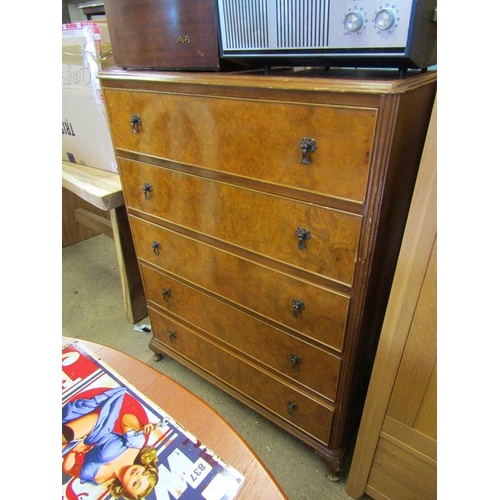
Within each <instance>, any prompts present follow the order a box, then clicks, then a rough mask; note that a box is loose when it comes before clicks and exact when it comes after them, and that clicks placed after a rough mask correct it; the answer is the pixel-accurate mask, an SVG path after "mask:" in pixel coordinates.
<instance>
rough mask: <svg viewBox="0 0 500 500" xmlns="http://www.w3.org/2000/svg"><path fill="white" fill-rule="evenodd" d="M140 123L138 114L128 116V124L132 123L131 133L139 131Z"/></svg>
mask: <svg viewBox="0 0 500 500" xmlns="http://www.w3.org/2000/svg"><path fill="white" fill-rule="evenodd" d="M140 124H141V118H140V117H139V115H132V116H131V117H130V125H132V133H133V134H138V133H139V126H140Z"/></svg>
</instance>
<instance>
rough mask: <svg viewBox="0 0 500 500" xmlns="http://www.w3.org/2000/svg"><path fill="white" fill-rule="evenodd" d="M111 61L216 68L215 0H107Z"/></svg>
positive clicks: (140, 65) (125, 64)
mask: <svg viewBox="0 0 500 500" xmlns="http://www.w3.org/2000/svg"><path fill="white" fill-rule="evenodd" d="M104 8H105V11H106V19H107V22H108V27H109V34H110V38H111V44H112V46H113V54H114V59H115V63H116V65H117V66H120V67H122V68H134V69H170V70H177V69H182V70H220V69H222V68H223V67H225V66H226V67H230V66H232V65H231V63H230V62H229V61H225V60H221V58H220V57H219V45H218V39H217V17H216V13H215V0H196V1H194V0H193V1H186V0H184V1H182V0H105V1H104Z"/></svg>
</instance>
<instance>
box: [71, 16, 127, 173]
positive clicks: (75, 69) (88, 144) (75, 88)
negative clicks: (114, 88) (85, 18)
mask: <svg viewBox="0 0 500 500" xmlns="http://www.w3.org/2000/svg"><path fill="white" fill-rule="evenodd" d="M113 65H114V61H113V55H112V50H111V43H110V40H109V33H108V29H107V24H106V23H105V22H78V23H71V24H63V25H62V159H63V160H66V161H71V162H73V163H80V164H82V165H87V166H89V167H95V168H100V169H102V170H108V171H111V172H117V171H118V169H117V164H116V157H115V154H114V150H113V143H112V141H111V134H110V131H109V126H108V122H107V118H106V109H105V106H104V100H103V96H102V92H101V86H100V82H99V80H98V78H97V74H98V72H99V70H100V69H102V68H105V67H108V66H113Z"/></svg>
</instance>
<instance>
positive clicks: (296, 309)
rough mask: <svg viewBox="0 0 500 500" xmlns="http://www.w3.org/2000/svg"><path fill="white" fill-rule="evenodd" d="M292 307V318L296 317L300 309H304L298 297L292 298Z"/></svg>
mask: <svg viewBox="0 0 500 500" xmlns="http://www.w3.org/2000/svg"><path fill="white" fill-rule="evenodd" d="M292 307H293V313H292V316H293V317H294V318H298V317H299V312H300V311H302V309H305V307H306V305H305V304H304V302H302V301H301V300H299V299H292Z"/></svg>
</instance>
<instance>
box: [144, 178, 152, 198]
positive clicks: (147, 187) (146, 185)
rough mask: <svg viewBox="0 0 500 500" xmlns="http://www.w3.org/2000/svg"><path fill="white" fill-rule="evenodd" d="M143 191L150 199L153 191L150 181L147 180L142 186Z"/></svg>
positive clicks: (145, 196)
mask: <svg viewBox="0 0 500 500" xmlns="http://www.w3.org/2000/svg"><path fill="white" fill-rule="evenodd" d="M142 192H143V193H144V199H145V200H150V199H151V193H152V192H153V186H152V185H151V184H150V183H149V182H145V183H144V185H143V186H142Z"/></svg>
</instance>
